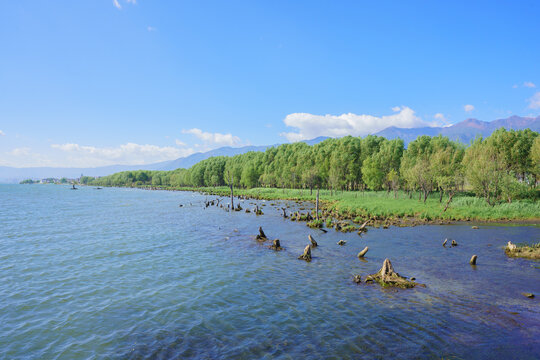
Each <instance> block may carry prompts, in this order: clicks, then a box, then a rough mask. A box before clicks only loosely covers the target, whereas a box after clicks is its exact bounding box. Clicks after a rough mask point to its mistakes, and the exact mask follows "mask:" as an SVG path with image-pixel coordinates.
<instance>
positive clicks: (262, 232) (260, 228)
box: [257, 226, 268, 241]
mask: <svg viewBox="0 0 540 360" xmlns="http://www.w3.org/2000/svg"><path fill="white" fill-rule="evenodd" d="M257 240H261V241H266V240H268V238H267V237H266V234H265V233H264V231H263V229H262V227H260V226H259V235H257Z"/></svg>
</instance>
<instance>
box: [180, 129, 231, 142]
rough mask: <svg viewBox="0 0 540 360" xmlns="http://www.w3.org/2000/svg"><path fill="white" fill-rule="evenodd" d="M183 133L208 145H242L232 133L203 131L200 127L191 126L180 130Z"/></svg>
mask: <svg viewBox="0 0 540 360" xmlns="http://www.w3.org/2000/svg"><path fill="white" fill-rule="evenodd" d="M182 133H183V134H191V135H194V136H196V137H197V138H198V139H200V140H202V141H204V143H205V145H207V146H210V147H215V146H238V145H242V141H241V140H240V138H239V137H238V136H234V135H232V134H230V133H229V134H220V133H209V132H204V131H202V130H201V129H197V128H193V129H189V130H182Z"/></svg>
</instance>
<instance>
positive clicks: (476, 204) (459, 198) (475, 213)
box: [166, 187, 540, 221]
mask: <svg viewBox="0 0 540 360" xmlns="http://www.w3.org/2000/svg"><path fill="white" fill-rule="evenodd" d="M166 189H169V190H187V191H199V192H205V193H208V194H215V195H223V196H228V195H230V190H229V188H228V187H203V188H174V189H173V188H166ZM234 194H235V196H249V197H252V198H257V199H267V200H278V199H283V200H303V201H315V198H316V191H313V193H312V194H311V193H310V191H309V190H292V189H276V188H253V189H235V190H234ZM418 195H419V194H418V193H415V194H413V197H412V199H411V198H409V196H408V195H407V194H406V193H404V192H398V193H397V198H394V194H393V193H387V192H385V191H366V192H359V191H344V192H341V191H340V192H337V193H336V192H333V193H332V194H331V193H330V191H329V190H321V191H320V201H321V208H324V209H326V210H332V211H336V212H337V213H339V214H340V215H341V216H343V217H346V218H351V219H352V218H355V217H357V216H360V217H367V216H376V217H378V218H404V217H413V218H417V219H425V220H452V221H459V220H474V221H507V220H539V221H540V216H539V214H540V202H538V201H532V200H517V201H513V202H512V203H501V204H497V205H495V206H490V205H488V204H487V202H486V201H485V200H484V199H480V198H477V197H474V196H470V195H456V196H454V200H453V201H452V202H451V204H450V206H449V207H448V209H447V211H446V212H444V211H443V210H444V206H445V203H446V200H447V198H446V197H443V199H442V202H439V195H438V194H437V193H434V194H432V195H431V196H430V197H429V198H428V199H427V201H426V203H425V204H424V202H421V201H418Z"/></svg>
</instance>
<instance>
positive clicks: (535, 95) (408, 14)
mask: <svg viewBox="0 0 540 360" xmlns="http://www.w3.org/2000/svg"><path fill="white" fill-rule="evenodd" d="M538 19H540V2H538V1H513V2H509V1H486V2H481V1H475V2H471V1H448V2H442V1H376V2H375V1H369V2H368V1H350V2H349V1H341V2H335V1H149V0H130V1H127V0H80V1H27V0H19V1H3V2H1V3H0V44H2V47H1V50H0V51H1V54H2V56H0V95H1V96H0V165H8V166H19V167H25V166H100V165H109V164H119V163H124V164H135V163H151V162H155V161H161V160H167V159H173V158H176V157H179V156H184V155H189V154H190V153H193V152H195V151H204V150H208V149H211V148H215V147H219V146H223V145H233V146H241V145H245V144H254V145H267V144H274V143H281V142H287V141H295V140H300V139H306V138H312V137H316V136H319V135H327V136H342V135H346V134H352V135H362V136H363V135H366V134H368V133H373V132H376V131H378V130H380V129H382V128H384V127H386V126H389V125H396V126H402V127H412V126H421V125H440V124H442V125H444V124H451V123H455V122H458V121H462V120H464V119H466V118H469V117H474V118H478V119H481V120H485V121H490V120H494V119H498V118H504V117H508V116H510V115H520V116H538V115H540V45H539V44H540V40H539V39H540V21H538Z"/></svg>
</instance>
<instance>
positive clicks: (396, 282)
mask: <svg viewBox="0 0 540 360" xmlns="http://www.w3.org/2000/svg"><path fill="white" fill-rule="evenodd" d="M365 282H377V283H379V284H380V285H381V286H385V287H386V286H394V287H400V288H404V289H407V288H413V287H415V286H425V285H422V284H418V283H415V282H414V281H411V280H407V278H405V277H403V276H400V275H399V274H398V273H396V272H395V271H394V268H393V267H392V263H391V262H390V260H388V259H385V260H384V262H383V266H382V268H381V269H380V270H379V272H377V273H376V274H372V275H368V276H367V277H366V280H365Z"/></svg>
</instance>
